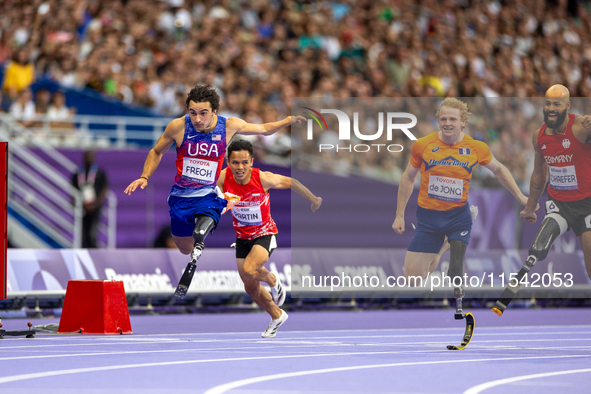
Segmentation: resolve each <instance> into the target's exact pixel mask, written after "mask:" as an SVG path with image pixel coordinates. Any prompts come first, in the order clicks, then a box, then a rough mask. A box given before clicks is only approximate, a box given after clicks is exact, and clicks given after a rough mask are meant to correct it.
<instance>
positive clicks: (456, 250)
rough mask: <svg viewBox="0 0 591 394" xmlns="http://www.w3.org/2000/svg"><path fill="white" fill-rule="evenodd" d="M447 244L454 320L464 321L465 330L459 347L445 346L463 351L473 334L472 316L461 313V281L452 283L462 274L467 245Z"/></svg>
mask: <svg viewBox="0 0 591 394" xmlns="http://www.w3.org/2000/svg"><path fill="white" fill-rule="evenodd" d="M449 244H450V262H449V269H448V271H447V276H449V277H450V278H451V280H452V283H453V285H454V297H455V299H456V312H455V314H454V319H456V320H462V319H466V330H465V331H464V337H463V338H462V342H461V343H460V345H459V346H456V345H447V348H448V349H449V350H464V349H465V348H466V346H468V344H469V343H470V341H471V340H472V335H473V334H474V316H473V315H472V314H471V313H470V312H467V313H464V312H463V311H462V299H463V298H464V295H465V291H464V287H463V286H462V284H461V281H460V285H459V286H456V283H457V280H456V283H454V278H455V277H460V278H461V277H462V274H463V273H464V256H465V255H466V249H467V248H468V244H467V243H465V242H462V241H460V240H457V239H452V240H451V241H449Z"/></svg>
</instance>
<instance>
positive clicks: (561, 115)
mask: <svg viewBox="0 0 591 394" xmlns="http://www.w3.org/2000/svg"><path fill="white" fill-rule="evenodd" d="M566 115H567V110H566V109H565V110H564V111H562V112H559V113H558V115H557V116H556V121H555V122H552V123H550V122H549V121H548V112H547V111H546V110H544V123H546V127H549V128H551V129H555V128H557V127H558V126H560V125H561V124H562V122H564V120H565V119H566Z"/></svg>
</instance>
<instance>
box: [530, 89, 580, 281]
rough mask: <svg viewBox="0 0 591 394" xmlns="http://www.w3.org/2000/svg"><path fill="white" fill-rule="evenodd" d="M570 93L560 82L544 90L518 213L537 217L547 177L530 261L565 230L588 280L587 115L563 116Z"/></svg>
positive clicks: (543, 254)
mask: <svg viewBox="0 0 591 394" xmlns="http://www.w3.org/2000/svg"><path fill="white" fill-rule="evenodd" d="M569 97H570V94H569V91H568V89H567V88H566V87H565V86H563V85H554V86H552V87H550V89H548V90H547V91H546V100H545V103H544V125H542V127H540V129H538V130H537V131H536V132H535V133H534V136H533V145H534V150H535V163H534V171H533V173H532V176H531V181H530V194H529V199H528V201H527V204H526V206H525V209H524V210H523V211H521V214H520V215H521V217H522V218H523V220H524V221H525V222H527V223H533V222H535V221H536V220H537V216H536V214H535V212H534V208H535V206H536V205H537V203H538V200H539V199H540V197H541V196H542V193H543V192H544V187H545V186H546V182H547V180H548V174H549V175H550V177H549V181H550V182H549V183H548V194H549V196H550V198H549V199H548V201H547V202H546V216H545V218H544V221H543V222H542V226H541V227H540V230H539V231H538V234H537V235H536V238H535V239H534V242H533V244H532V246H531V248H530V251H529V254H530V256H529V257H528V260H530V259H531V260H532V261H533V262H532V265H533V263H535V261H537V260H543V259H544V258H546V255H547V254H548V250H549V249H550V246H551V245H552V243H553V242H554V240H555V239H556V237H558V236H559V235H561V234H564V233H565V232H566V231H567V230H568V229H569V228H570V229H572V230H573V231H574V233H575V235H576V236H577V237H578V238H579V241H580V242H581V246H582V247H583V255H584V256H585V266H586V268H587V275H589V277H590V278H591V117H589V116H578V115H574V114H569V113H568V110H569V108H570V104H571V103H570V100H569Z"/></svg>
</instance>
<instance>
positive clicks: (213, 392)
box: [205, 355, 589, 394]
mask: <svg viewBox="0 0 591 394" xmlns="http://www.w3.org/2000/svg"><path fill="white" fill-rule="evenodd" d="M571 357H589V355H579V356H556V357H554V356H536V357H506V358H482V359H472V360H443V361H418V362H406V363H393V364H373V365H357V366H353V367H339V368H325V369H312V370H308V371H300V372H288V373H278V374H274V375H267V376H259V377H256V378H249V379H242V380H237V381H234V382H230V383H225V384H222V385H219V386H216V387H213V388H211V389H209V390H207V391H206V392H205V394H223V393H225V392H227V391H228V390H232V389H235V388H238V387H243V386H247V385H250V384H254V383H260V382H267V381H269V380H275V379H284V378H292V377H296V376H306V375H316V374H321V373H330V372H343V371H355V370H360V369H372V368H388V367H402V366H410V365H434V364H456V363H467V362H484V361H508V360H533V359H546V358H553V359H554V358H571ZM464 394H466V393H464Z"/></svg>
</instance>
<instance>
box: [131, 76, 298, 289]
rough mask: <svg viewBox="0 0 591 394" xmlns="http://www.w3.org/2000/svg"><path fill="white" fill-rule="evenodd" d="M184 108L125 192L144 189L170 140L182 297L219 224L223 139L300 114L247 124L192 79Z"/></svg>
mask: <svg viewBox="0 0 591 394" xmlns="http://www.w3.org/2000/svg"><path fill="white" fill-rule="evenodd" d="M186 105H187V111H188V114H187V115H185V116H182V117H180V118H177V119H174V120H172V121H171V122H170V123H169V124H168V126H166V129H165V130H164V133H162V135H161V136H160V138H159V139H158V142H157V143H156V146H154V147H153V148H152V149H151V150H150V152H149V153H148V157H147V158H146V161H145V163H144V168H143V170H142V175H141V176H140V177H139V178H138V179H136V180H135V181H133V182H131V183H130V184H129V186H127V188H126V189H125V191H124V193H125V194H128V195H130V194H131V193H133V192H134V191H135V190H136V189H137V188H138V187H139V188H140V189H145V188H146V186H148V180H149V179H150V177H151V176H152V174H153V173H154V171H156V168H158V165H159V164H160V161H161V160H162V156H163V155H164V154H165V153H166V151H167V150H168V149H169V148H170V147H171V146H172V145H173V144H174V145H176V150H177V159H176V166H177V174H176V177H175V179H174V185H173V186H172V188H171V190H170V196H168V205H169V207H170V211H169V212H170V228H171V232H172V239H173V240H174V243H175V244H176V246H177V248H178V249H179V251H180V252H181V253H182V254H191V261H189V263H188V264H187V267H186V268H185V271H184V273H183V275H182V276H181V279H180V281H179V285H178V286H177V289H176V291H175V296H176V297H178V298H184V297H185V295H186V294H187V291H188V289H189V285H190V284H191V280H192V279H193V275H194V274H195V270H196V267H197V260H199V258H200V257H201V253H202V252H203V248H205V243H204V242H205V238H206V237H207V235H208V234H210V233H211V232H212V231H213V230H214V229H215V227H216V226H217V224H218V221H219V219H220V215H221V214H222V211H223V210H224V209H225V208H226V201H225V199H224V198H223V196H222V195H221V193H218V192H219V189H217V187H216V183H217V180H218V178H219V176H220V171H221V168H222V164H223V161H224V155H225V154H226V143H227V142H228V141H230V140H231V139H232V137H233V136H234V134H244V135H271V134H274V133H276V132H277V131H279V130H281V129H282V128H284V127H287V126H289V125H291V124H292V123H302V122H304V121H305V120H306V119H305V118H304V117H303V116H288V117H286V118H285V119H283V120H280V121H277V122H272V123H264V124H252V123H247V122H245V121H244V120H242V119H239V118H228V119H226V118H224V117H222V116H218V115H217V111H218V109H219V108H220V97H219V95H218V94H217V92H216V90H215V89H214V88H213V87H212V86H211V85H196V86H195V87H194V88H193V89H191V91H190V92H189V94H188V95H187V100H186Z"/></svg>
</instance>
